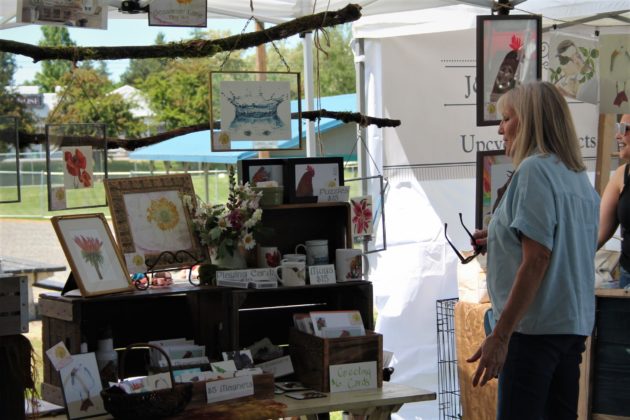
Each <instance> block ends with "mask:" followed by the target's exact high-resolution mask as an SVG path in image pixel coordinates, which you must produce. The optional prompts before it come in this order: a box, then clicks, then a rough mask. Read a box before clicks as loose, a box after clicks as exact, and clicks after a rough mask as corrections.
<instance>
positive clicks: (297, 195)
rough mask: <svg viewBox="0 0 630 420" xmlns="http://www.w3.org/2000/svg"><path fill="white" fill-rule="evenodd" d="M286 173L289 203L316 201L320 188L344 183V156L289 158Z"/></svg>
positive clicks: (286, 189) (338, 185)
mask: <svg viewBox="0 0 630 420" xmlns="http://www.w3.org/2000/svg"><path fill="white" fill-rule="evenodd" d="M286 174H287V178H286V179H287V182H286V185H285V191H286V194H287V201H288V202H289V203H316V202H317V195H318V192H319V188H331V187H340V186H343V185H344V180H343V158H342V157H319V158H317V157H315V158H293V159H287V170H286ZM333 184H334V185H333Z"/></svg>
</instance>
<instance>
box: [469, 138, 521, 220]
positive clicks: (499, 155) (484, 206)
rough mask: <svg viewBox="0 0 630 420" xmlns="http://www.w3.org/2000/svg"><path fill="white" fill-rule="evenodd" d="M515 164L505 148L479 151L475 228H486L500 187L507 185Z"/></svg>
mask: <svg viewBox="0 0 630 420" xmlns="http://www.w3.org/2000/svg"><path fill="white" fill-rule="evenodd" d="M513 171H514V166H513V164H512V159H511V158H510V157H509V156H506V155H505V150H486V151H479V152H477V170H476V184H477V186H476V194H475V197H476V200H475V201H476V203H475V228H476V229H479V230H481V229H486V228H487V227H488V222H489V221H490V216H491V215H492V211H493V207H494V206H495V202H496V201H497V199H498V198H499V191H498V190H499V188H502V187H504V186H507V182H508V181H509V179H510V177H511V176H512V172H513Z"/></svg>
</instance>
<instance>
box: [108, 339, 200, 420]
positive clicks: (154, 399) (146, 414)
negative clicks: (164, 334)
mask: <svg viewBox="0 0 630 420" xmlns="http://www.w3.org/2000/svg"><path fill="white" fill-rule="evenodd" d="M146 347H150V348H153V349H156V350H158V351H160V352H161V353H162V354H163V355H164V357H165V358H166V362H167V364H168V370H169V373H170V375H171V383H172V384H173V387H172V388H169V389H160V390H157V391H150V392H140V393H137V394H127V393H126V392H125V391H124V390H122V389H121V388H120V387H118V386H112V387H109V388H107V389H105V390H103V391H101V397H102V398H103V403H104V406H105V410H107V412H108V413H110V414H111V415H112V416H114V418H117V419H134V420H135V419H155V418H161V417H168V416H173V415H175V414H177V413H180V412H181V411H183V410H184V408H186V405H187V404H188V403H189V402H190V398H191V397H192V383H185V384H176V383H175V378H174V377H173V367H172V366H171V359H170V358H169V357H168V354H166V352H165V351H164V350H163V349H162V348H161V347H158V346H154V345H153V344H148V343H135V344H130V345H128V346H127V347H125V350H124V351H123V353H122V357H121V360H120V365H119V367H118V379H119V380H122V379H124V378H125V358H126V355H127V351H129V350H131V349H133V348H146Z"/></svg>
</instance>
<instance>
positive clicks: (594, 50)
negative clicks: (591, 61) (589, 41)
mask: <svg viewBox="0 0 630 420" xmlns="http://www.w3.org/2000/svg"><path fill="white" fill-rule="evenodd" d="M591 57H593V58H597V57H599V50H598V49H597V48H593V49H592V50H591Z"/></svg>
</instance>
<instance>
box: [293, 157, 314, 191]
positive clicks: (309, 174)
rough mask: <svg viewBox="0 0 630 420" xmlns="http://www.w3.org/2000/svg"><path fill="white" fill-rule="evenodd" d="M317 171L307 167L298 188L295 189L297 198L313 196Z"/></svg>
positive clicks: (309, 166)
mask: <svg viewBox="0 0 630 420" xmlns="http://www.w3.org/2000/svg"><path fill="white" fill-rule="evenodd" d="M314 176H315V169H314V168H313V167H312V166H311V165H306V172H304V174H303V175H302V178H300V182H298V186H297V188H296V189H295V196H296V197H310V196H312V195H313V177H314Z"/></svg>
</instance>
